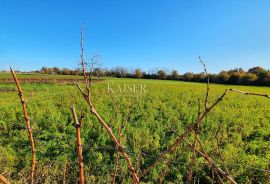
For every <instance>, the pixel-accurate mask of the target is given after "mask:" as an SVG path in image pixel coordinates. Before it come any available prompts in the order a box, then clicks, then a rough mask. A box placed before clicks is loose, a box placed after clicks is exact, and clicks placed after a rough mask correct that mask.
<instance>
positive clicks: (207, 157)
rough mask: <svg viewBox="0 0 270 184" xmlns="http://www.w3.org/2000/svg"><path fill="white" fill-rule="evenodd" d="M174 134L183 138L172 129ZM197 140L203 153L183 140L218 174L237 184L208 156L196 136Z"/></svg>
mask: <svg viewBox="0 0 270 184" xmlns="http://www.w3.org/2000/svg"><path fill="white" fill-rule="evenodd" d="M172 130H173V132H174V133H175V134H176V135H177V136H181V135H180V134H178V133H177V132H176V131H175V130H174V129H172ZM195 137H196V139H197V140H198V143H199V144H200V146H201V148H202V151H199V150H198V149H196V148H195V147H193V146H192V145H191V144H190V143H188V142H187V141H186V140H183V141H184V142H185V143H186V144H187V145H188V146H189V147H190V148H191V149H192V150H193V149H194V150H195V151H196V152H197V153H198V154H199V155H201V156H202V157H203V158H204V159H205V160H206V161H207V162H208V164H209V165H210V166H211V168H214V169H215V170H216V171H217V172H218V173H220V174H221V175H222V176H223V177H224V178H226V179H227V180H228V181H229V182H230V183H232V184H237V183H236V182H235V181H234V179H232V177H231V176H229V175H228V174H227V173H226V172H224V171H223V170H222V169H220V168H219V167H218V166H217V165H216V164H215V162H214V161H213V160H212V159H211V158H210V157H209V156H208V155H207V154H206V152H205V150H204V149H203V146H202V143H201V141H200V139H199V138H198V137H197V136H195Z"/></svg>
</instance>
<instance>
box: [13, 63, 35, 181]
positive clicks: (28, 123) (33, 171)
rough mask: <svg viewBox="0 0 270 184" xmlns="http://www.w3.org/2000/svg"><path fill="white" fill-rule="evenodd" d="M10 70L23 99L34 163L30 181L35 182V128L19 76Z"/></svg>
mask: <svg viewBox="0 0 270 184" xmlns="http://www.w3.org/2000/svg"><path fill="white" fill-rule="evenodd" d="M10 71H11V73H12V76H13V79H14V81H15V83H16V86H17V89H18V92H19V97H20V99H21V104H22V108H23V114H24V120H25V122H26V127H27V130H28V138H29V142H30V144H31V152H32V165H31V172H30V183H31V184H34V175H35V168H36V149H35V141H34V138H33V130H32V128H31V124H30V117H29V116H28V112H27V107H26V102H25V98H24V93H23V91H22V89H21V86H20V83H19V81H18V79H17V76H16V74H15V72H14V71H13V69H12V68H11V67H10Z"/></svg>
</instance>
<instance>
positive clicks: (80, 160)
mask: <svg viewBox="0 0 270 184" xmlns="http://www.w3.org/2000/svg"><path fill="white" fill-rule="evenodd" d="M71 112H72V116H73V119H74V123H75V128H76V138H77V152H78V164H79V172H80V183H81V184H84V170H83V155H82V141H81V122H79V120H78V117H77V114H76V110H75V106H74V105H72V107H71Z"/></svg>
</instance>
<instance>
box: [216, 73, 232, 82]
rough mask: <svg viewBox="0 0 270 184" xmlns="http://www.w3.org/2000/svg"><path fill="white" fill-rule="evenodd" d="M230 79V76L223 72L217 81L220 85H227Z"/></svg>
mask: <svg viewBox="0 0 270 184" xmlns="http://www.w3.org/2000/svg"><path fill="white" fill-rule="evenodd" d="M229 78H230V75H229V74H228V73H227V72H226V71H222V72H220V73H219V74H218V76H217V81H218V82H219V83H226V82H227V81H228V80H229Z"/></svg>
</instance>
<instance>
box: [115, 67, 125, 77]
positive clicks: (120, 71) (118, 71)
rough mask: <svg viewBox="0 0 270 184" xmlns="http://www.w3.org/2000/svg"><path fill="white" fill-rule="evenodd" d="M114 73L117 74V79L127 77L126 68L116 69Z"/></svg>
mask: <svg viewBox="0 0 270 184" xmlns="http://www.w3.org/2000/svg"><path fill="white" fill-rule="evenodd" d="M114 72H115V74H116V77H121V78H123V77H125V76H126V75H127V69H126V68H124V67H116V68H115V69H114Z"/></svg>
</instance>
